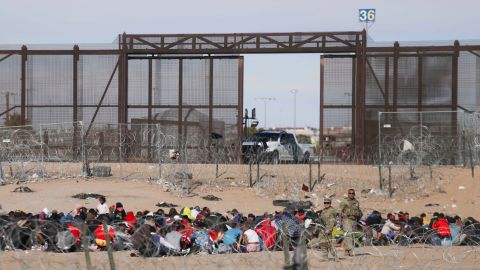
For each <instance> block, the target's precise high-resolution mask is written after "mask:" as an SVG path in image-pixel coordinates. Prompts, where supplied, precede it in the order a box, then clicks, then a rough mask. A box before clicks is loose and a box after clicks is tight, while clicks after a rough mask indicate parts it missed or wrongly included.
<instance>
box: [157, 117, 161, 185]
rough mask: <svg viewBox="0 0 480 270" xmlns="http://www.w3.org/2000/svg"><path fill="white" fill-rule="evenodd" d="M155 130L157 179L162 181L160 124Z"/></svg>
mask: <svg viewBox="0 0 480 270" xmlns="http://www.w3.org/2000/svg"><path fill="white" fill-rule="evenodd" d="M155 126H156V128H157V156H158V179H159V180H160V179H162V150H161V147H162V145H161V141H160V139H161V137H160V124H156V125H155Z"/></svg>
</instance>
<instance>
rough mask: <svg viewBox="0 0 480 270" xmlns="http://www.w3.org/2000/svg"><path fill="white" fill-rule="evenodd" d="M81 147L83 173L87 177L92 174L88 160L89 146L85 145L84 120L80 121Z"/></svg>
mask: <svg viewBox="0 0 480 270" xmlns="http://www.w3.org/2000/svg"><path fill="white" fill-rule="evenodd" d="M79 124H80V140H81V141H80V149H81V151H82V154H81V158H82V168H83V171H82V174H83V177H84V178H86V177H88V176H90V172H89V170H90V169H89V168H88V161H87V148H86V147H85V135H84V134H85V133H84V127H83V122H82V121H80V122H79Z"/></svg>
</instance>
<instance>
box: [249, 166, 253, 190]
mask: <svg viewBox="0 0 480 270" xmlns="http://www.w3.org/2000/svg"><path fill="white" fill-rule="evenodd" d="M252 178H253V173H252V161H251V160H249V161H248V180H249V181H248V186H249V187H252V186H253V183H252V181H253V179H252Z"/></svg>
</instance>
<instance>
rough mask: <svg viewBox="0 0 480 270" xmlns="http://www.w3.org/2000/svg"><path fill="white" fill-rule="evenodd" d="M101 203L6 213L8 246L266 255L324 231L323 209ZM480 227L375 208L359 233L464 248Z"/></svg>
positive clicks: (0, 217) (1, 220)
mask: <svg viewBox="0 0 480 270" xmlns="http://www.w3.org/2000/svg"><path fill="white" fill-rule="evenodd" d="M99 201H100V204H99V205H98V206H97V208H96V209H94V208H91V209H87V208H85V207H83V206H81V205H76V206H75V209H74V210H72V211H70V212H68V213H58V212H57V211H50V210H49V209H47V208H44V209H43V210H42V211H41V212H40V213H38V214H32V213H25V212H23V211H11V212H9V213H3V214H2V213H0V250H5V249H10V250H16V249H21V250H28V249H38V250H45V251H57V252H73V251H80V250H82V249H86V248H88V249H89V250H90V251H98V250H106V249H108V248H111V249H112V250H115V251H121V250H129V251H131V254H132V256H146V257H153V256H166V255H186V254H197V253H205V254H207V253H208V254H218V253H236V252H259V251H267V250H279V249H281V248H282V241H280V239H281V238H282V237H287V238H288V243H290V246H289V247H290V248H294V246H295V244H296V243H298V241H299V239H303V238H301V237H300V236H301V234H302V232H305V235H306V237H305V239H306V241H307V242H308V241H309V240H311V239H313V238H315V237H318V235H319V233H321V231H322V226H321V224H320V221H319V214H320V211H317V212H315V211H312V210H303V209H285V210H284V211H279V212H274V213H271V214H269V213H264V214H262V215H258V216H256V215H254V214H252V213H250V214H247V215H244V214H242V213H240V212H239V211H237V210H236V209H233V210H231V211H227V212H226V213H224V214H220V213H215V212H212V211H210V209H209V208H208V207H203V208H200V207H198V206H195V207H183V208H181V209H179V211H177V209H176V208H171V209H169V211H168V212H165V211H164V210H163V209H162V208H159V209H158V210H157V211H155V212H150V211H139V212H137V213H134V212H132V211H126V210H125V209H124V206H123V204H122V203H120V202H117V203H115V204H113V205H110V206H109V205H108V204H107V203H106V198H105V197H100V199H99ZM478 225H479V224H478V222H477V221H476V220H474V219H473V218H468V219H467V220H466V221H462V219H461V218H460V217H458V216H455V217H449V216H447V217H445V216H444V215H443V214H442V213H435V214H434V215H433V217H432V218H431V219H428V218H427V217H426V215H425V214H422V215H420V216H418V217H412V218H410V216H409V214H408V213H402V212H399V213H397V215H395V214H388V215H387V218H386V219H383V218H382V216H381V214H380V213H379V212H378V211H373V212H372V213H371V214H369V215H368V216H367V217H366V218H365V219H363V220H360V221H359V222H358V230H359V231H360V232H363V238H365V235H368V234H370V236H371V239H373V240H375V241H377V243H380V244H381V243H387V244H388V243H391V242H395V241H400V240H401V239H402V237H413V235H414V234H423V235H428V240H425V242H424V243H431V244H433V245H461V244H478V243H479V242H480V241H477V239H478V237H479V236H480V233H479V230H478V229H479V228H478ZM468 229H470V231H468ZM408 232H410V233H408ZM475 237H476V238H475ZM335 238H338V239H341V227H340V226H337V227H336V228H335V229H334V231H333V232H332V240H333V239H335ZM426 239H427V238H426ZM375 241H373V242H375ZM337 242H339V241H337ZM340 242H341V240H340Z"/></svg>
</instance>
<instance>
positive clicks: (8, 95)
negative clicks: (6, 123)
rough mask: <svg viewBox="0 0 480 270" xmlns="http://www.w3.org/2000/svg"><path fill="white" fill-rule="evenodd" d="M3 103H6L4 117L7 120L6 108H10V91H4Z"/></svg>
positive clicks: (8, 113) (8, 116)
mask: <svg viewBox="0 0 480 270" xmlns="http://www.w3.org/2000/svg"><path fill="white" fill-rule="evenodd" d="M5 103H6V105H7V107H6V110H7V114H6V115H5V118H6V119H7V120H8V119H9V118H10V112H9V111H8V110H10V92H8V91H7V92H6V93H5Z"/></svg>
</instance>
